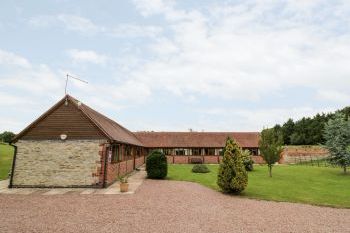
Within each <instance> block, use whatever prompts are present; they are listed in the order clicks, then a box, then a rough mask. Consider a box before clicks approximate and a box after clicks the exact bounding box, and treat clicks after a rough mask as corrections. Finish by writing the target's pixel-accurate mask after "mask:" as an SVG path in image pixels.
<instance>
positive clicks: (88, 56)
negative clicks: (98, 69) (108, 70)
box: [67, 49, 108, 64]
mask: <svg viewBox="0 0 350 233" xmlns="http://www.w3.org/2000/svg"><path fill="white" fill-rule="evenodd" d="M67 53H68V55H69V56H70V57H71V59H72V60H73V62H77V63H79V62H89V63H95V64H105V63H106V61H107V60H108V57H107V56H106V55H103V54H99V53H97V52H95V51H93V50H78V49H71V50H68V51H67Z"/></svg>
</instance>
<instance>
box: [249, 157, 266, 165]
mask: <svg viewBox="0 0 350 233" xmlns="http://www.w3.org/2000/svg"><path fill="white" fill-rule="evenodd" d="M252 159H253V161H254V163H257V164H263V163H265V161H264V159H263V158H262V157H261V156H260V155H259V156H252Z"/></svg>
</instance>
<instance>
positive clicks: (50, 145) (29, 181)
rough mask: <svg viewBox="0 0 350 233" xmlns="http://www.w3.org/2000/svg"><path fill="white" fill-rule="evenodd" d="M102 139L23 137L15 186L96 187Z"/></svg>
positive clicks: (18, 146)
mask: <svg viewBox="0 0 350 233" xmlns="http://www.w3.org/2000/svg"><path fill="white" fill-rule="evenodd" d="M101 143H103V142H102V141H100V140H67V141H64V142H62V141H61V140H45V141H34V140H20V141H18V142H17V143H16V146H17V148H18V149H17V156H16V163H15V170H14V174H13V187H78V186H96V185H98V183H99V173H100V171H101V162H100V153H99V152H100V151H101V147H103V146H101Z"/></svg>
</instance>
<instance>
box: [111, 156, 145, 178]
mask: <svg viewBox="0 0 350 233" xmlns="http://www.w3.org/2000/svg"><path fill="white" fill-rule="evenodd" d="M144 162H145V160H144V157H143V156H142V157H139V158H135V168H138V167H140V166H142V165H143V164H144ZM107 168H108V170H107V185H109V184H112V183H113V182H115V181H116V180H117V178H118V176H123V175H125V174H127V173H130V172H132V171H133V170H134V159H130V160H127V161H123V162H119V163H108V165H107Z"/></svg>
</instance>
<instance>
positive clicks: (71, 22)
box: [57, 14, 101, 33]
mask: <svg viewBox="0 0 350 233" xmlns="http://www.w3.org/2000/svg"><path fill="white" fill-rule="evenodd" d="M57 19H58V20H59V21H61V22H63V23H64V24H65V26H66V28H67V29H68V30H72V31H79V32H92V33H95V32H97V31H99V30H101V28H99V27H98V26H96V25H95V24H94V23H93V22H91V20H90V19H87V18H84V17H81V16H77V15H67V14H61V15H58V16H57Z"/></svg>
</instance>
